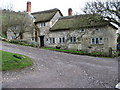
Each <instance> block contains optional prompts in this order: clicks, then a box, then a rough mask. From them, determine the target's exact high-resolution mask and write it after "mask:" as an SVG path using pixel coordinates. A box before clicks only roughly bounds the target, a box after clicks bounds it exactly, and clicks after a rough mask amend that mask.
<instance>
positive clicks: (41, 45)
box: [40, 36, 44, 47]
mask: <svg viewBox="0 0 120 90" xmlns="http://www.w3.org/2000/svg"><path fill="white" fill-rule="evenodd" d="M40 47H44V36H40Z"/></svg>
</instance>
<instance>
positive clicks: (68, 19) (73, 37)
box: [32, 9, 117, 52]
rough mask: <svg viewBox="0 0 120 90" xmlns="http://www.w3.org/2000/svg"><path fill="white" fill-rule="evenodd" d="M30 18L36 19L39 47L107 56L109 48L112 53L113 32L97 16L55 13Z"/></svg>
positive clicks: (39, 13)
mask: <svg viewBox="0 0 120 90" xmlns="http://www.w3.org/2000/svg"><path fill="white" fill-rule="evenodd" d="M70 13H71V12H70ZM32 15H33V16H34V18H35V19H36V21H35V24H36V26H37V27H38V30H37V34H35V36H36V35H37V41H38V42H39V43H40V46H45V47H54V48H62V49H73V50H84V51H89V52H92V51H99V52H108V51H109V48H112V49H113V50H116V44H117V35H116V30H117V28H116V27H115V26H113V25H112V24H110V23H109V22H107V21H106V20H104V18H103V17H101V16H99V15H91V14H82V15H75V16H65V17H64V16H62V14H61V12H60V10H59V9H52V10H47V11H42V12H36V13H32ZM70 15H71V14H70Z"/></svg>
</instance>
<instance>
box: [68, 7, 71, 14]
mask: <svg viewBox="0 0 120 90" xmlns="http://www.w3.org/2000/svg"><path fill="white" fill-rule="evenodd" d="M68 16H72V8H69V9H68Z"/></svg>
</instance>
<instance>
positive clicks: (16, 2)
mask: <svg viewBox="0 0 120 90" xmlns="http://www.w3.org/2000/svg"><path fill="white" fill-rule="evenodd" d="M27 1H31V12H37V11H44V10H49V9H53V8H58V9H60V11H61V12H62V13H63V15H64V16H66V15H67V14H68V13H67V12H68V8H72V10H73V14H76V13H78V14H82V13H83V12H82V10H81V9H82V8H83V7H84V5H85V3H86V2H90V1H93V0H0V2H2V3H0V7H2V8H6V7H8V6H9V7H11V6H12V8H13V10H14V11H26V3H27Z"/></svg>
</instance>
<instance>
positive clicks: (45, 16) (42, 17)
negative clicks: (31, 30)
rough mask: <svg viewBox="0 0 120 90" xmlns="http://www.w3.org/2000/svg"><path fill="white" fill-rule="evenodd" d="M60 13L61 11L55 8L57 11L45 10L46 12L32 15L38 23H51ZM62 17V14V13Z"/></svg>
mask: <svg viewBox="0 0 120 90" xmlns="http://www.w3.org/2000/svg"><path fill="white" fill-rule="evenodd" d="M58 11H59V12H60V10H59V9H57V8H55V9H50V10H45V11H40V12H35V13H31V14H32V15H33V16H34V18H35V19H36V21H35V22H36V23H38V22H43V21H50V20H51V19H52V17H53V16H54V15H55V14H56V13H57V12H58ZM60 14H61V16H62V13H61V12H60Z"/></svg>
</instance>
